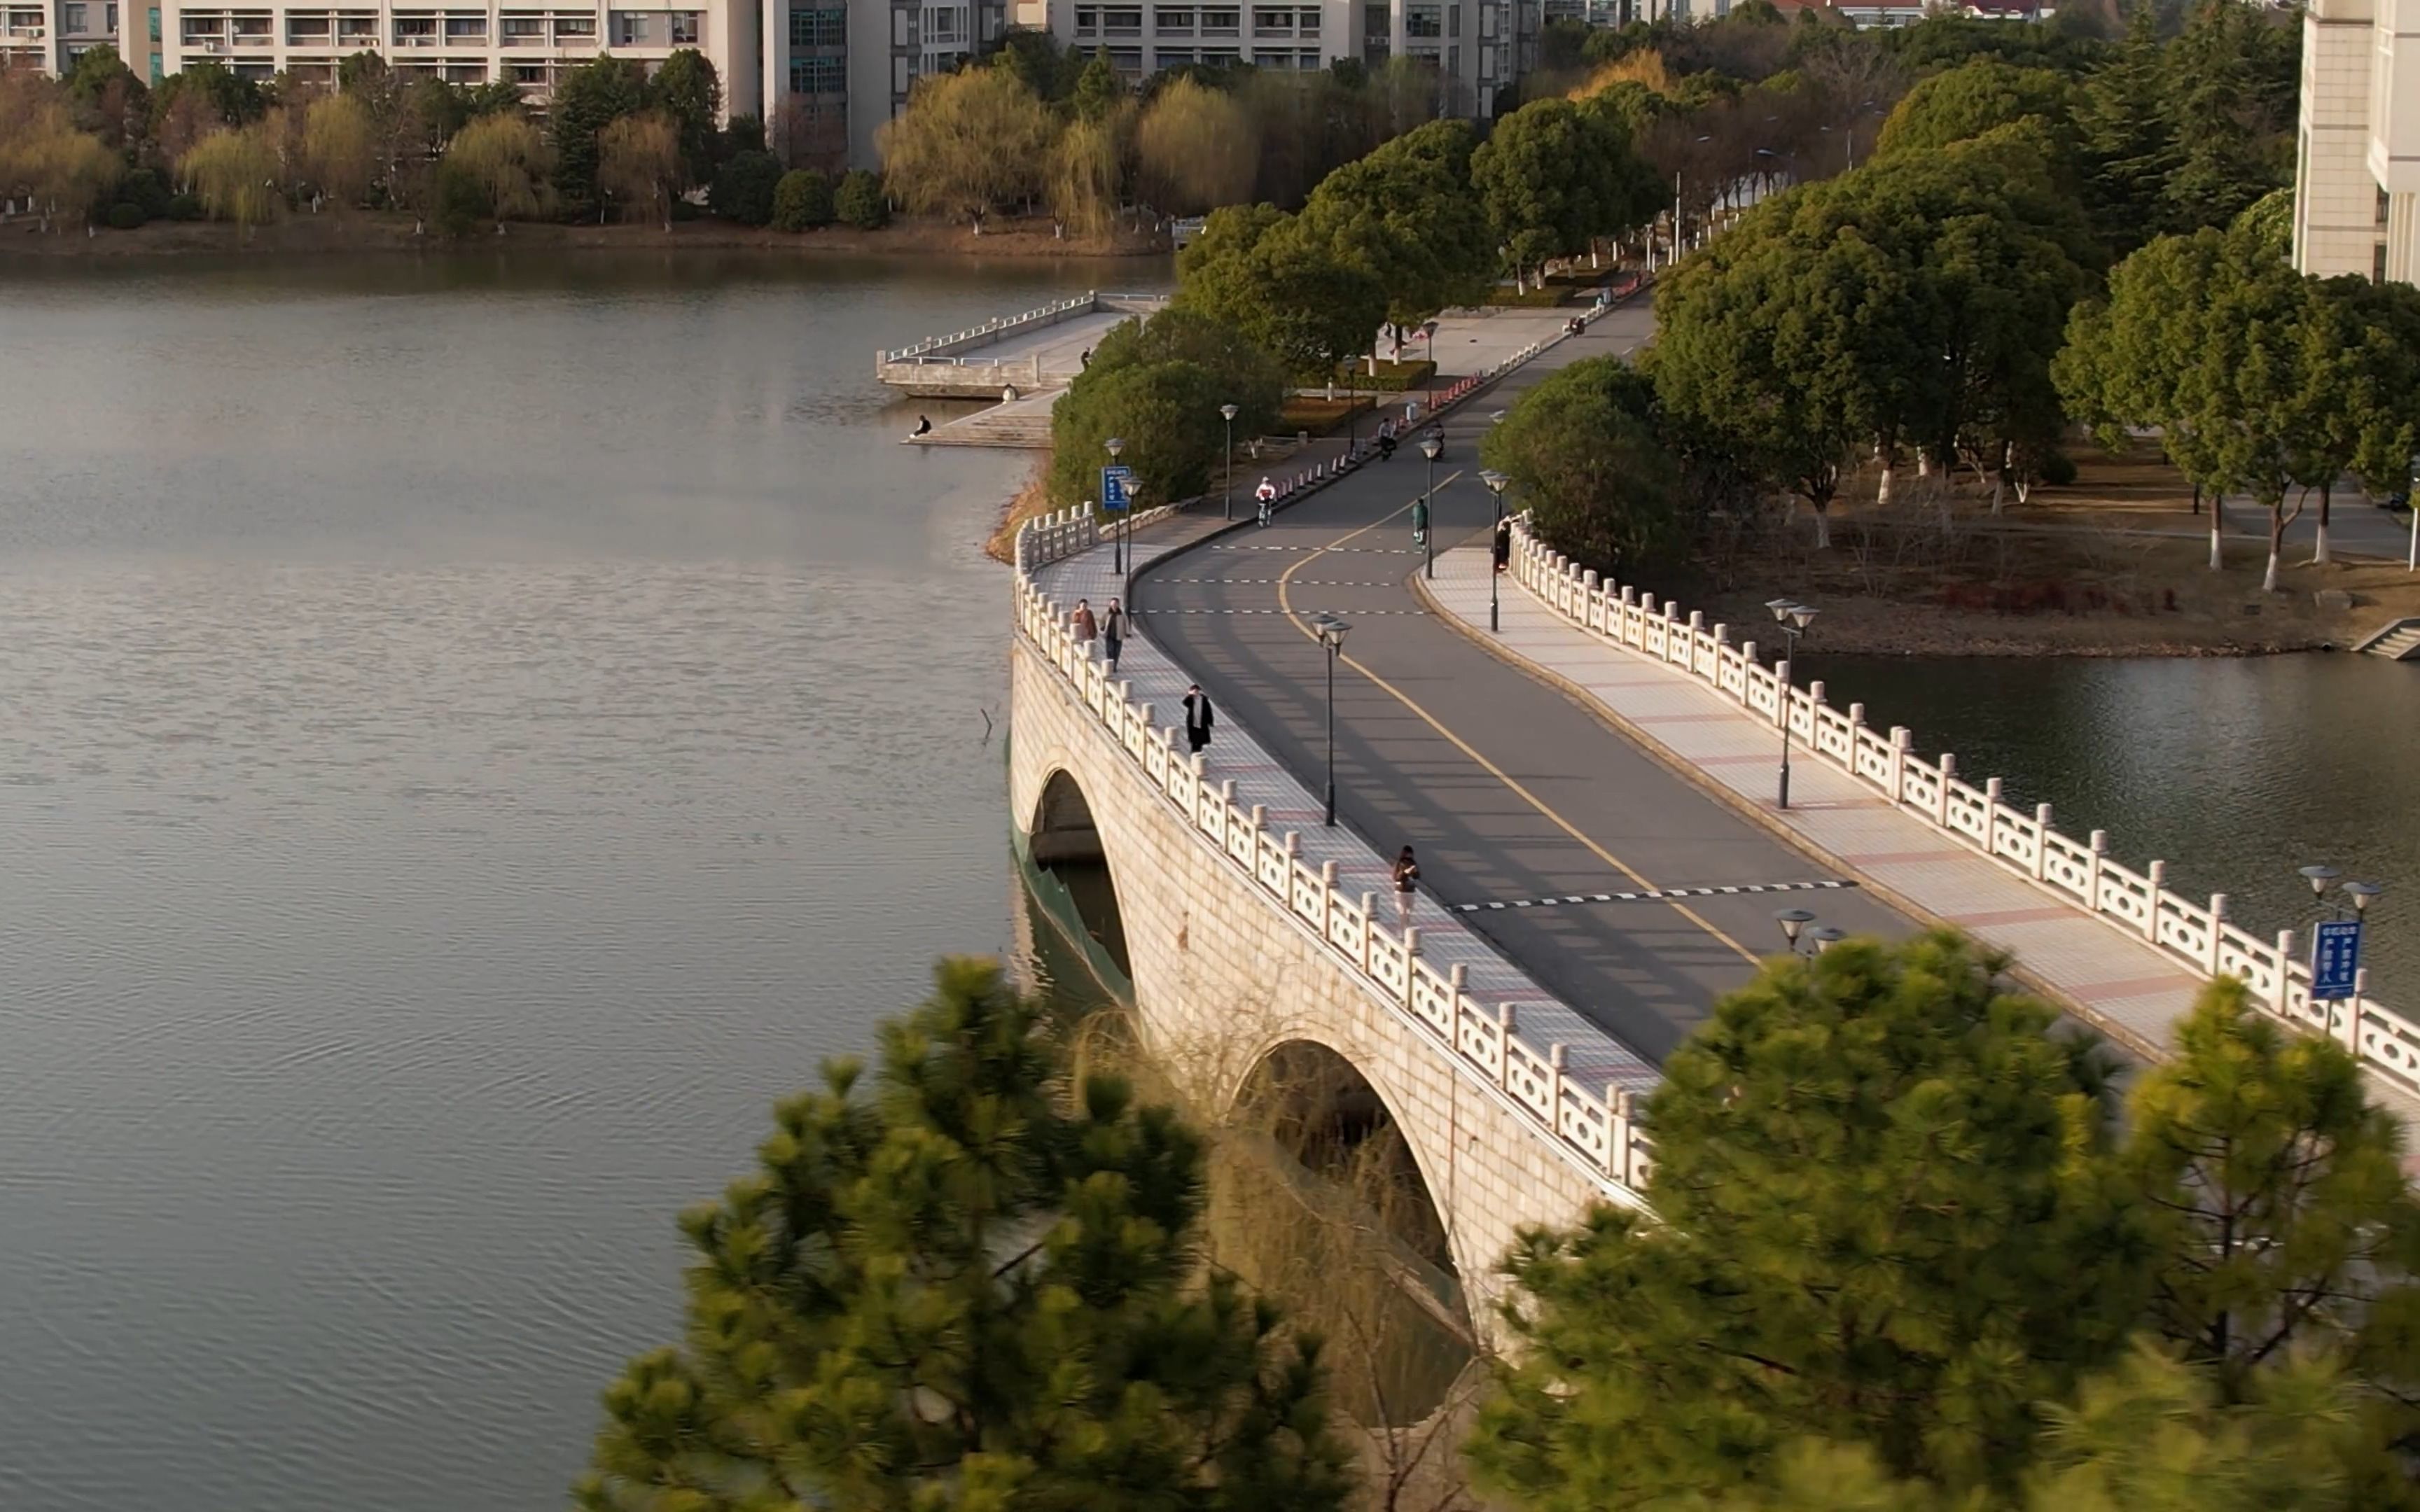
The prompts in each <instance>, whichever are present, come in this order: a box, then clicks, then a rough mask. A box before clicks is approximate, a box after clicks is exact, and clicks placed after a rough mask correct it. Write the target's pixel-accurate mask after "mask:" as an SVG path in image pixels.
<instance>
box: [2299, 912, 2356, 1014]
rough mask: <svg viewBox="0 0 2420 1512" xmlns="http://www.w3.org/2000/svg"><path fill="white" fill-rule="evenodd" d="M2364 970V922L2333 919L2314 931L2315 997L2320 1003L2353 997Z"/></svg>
mask: <svg viewBox="0 0 2420 1512" xmlns="http://www.w3.org/2000/svg"><path fill="white" fill-rule="evenodd" d="M2360 970H2361V920H2359V919H2357V918H2334V919H2329V920H2327V921H2325V922H2323V923H2321V924H2319V926H2318V927H2316V928H2315V929H2313V930H2312V931H2311V995H2312V996H2313V997H2314V998H2317V999H2318V1000H2319V1001H2320V1002H2323V1003H2324V1002H2334V1001H2335V1000H2336V999H2338V998H2343V997H2350V996H2351V995H2352V993H2353V978H2354V975H2355V974H2356V973H2358V972H2359V971H2360Z"/></svg>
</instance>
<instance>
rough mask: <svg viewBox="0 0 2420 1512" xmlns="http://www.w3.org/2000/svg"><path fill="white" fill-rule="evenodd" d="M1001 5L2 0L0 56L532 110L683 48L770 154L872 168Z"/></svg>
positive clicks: (1001, 20) (978, 46)
mask: <svg viewBox="0 0 2420 1512" xmlns="http://www.w3.org/2000/svg"><path fill="white" fill-rule="evenodd" d="M1005 15H1006V6H1005V0H942V3H938V4H937V3H929V0H419V3H411V0H380V3H359V0H356V3H353V4H346V3H343V0H296V3H262V0H252V3H245V0H182V3H180V0H165V3H163V4H162V5H158V6H145V5H140V4H136V5H122V4H120V3H118V0H0V67H9V66H14V67H31V68H36V69H42V70H44V71H46V72H65V71H66V70H67V69H70V68H72V67H73V66H74V63H75V59H76V56H77V54H81V53H82V52H84V51H85V49H86V48H88V47H91V46H93V45H94V44H96V43H100V42H108V43H111V44H112V45H114V46H116V49H117V51H118V54H119V55H120V56H121V57H123V58H124V59H125V60H126V62H127V65H128V67H130V68H132V69H134V71H135V72H136V73H137V74H140V75H142V76H144V77H146V78H147V79H149V80H151V81H152V82H154V83H156V82H158V81H159V80H161V79H163V78H165V77H167V76H168V75H169V74H172V73H176V72H178V71H179V70H181V69H184V68H186V67H187V66H189V65H190V64H193V63H195V62H198V61H202V60H206V59H207V60H209V61H211V62H215V63H223V64H225V65H226V66H227V67H228V68H230V69H234V70H235V71H236V72H237V73H239V74H241V75H243V76H245V77H247V78H254V79H264V80H265V79H268V78H271V77H272V76H273V75H276V74H278V73H291V74H293V75H294V76H296V77H298V78H303V79H313V80H320V81H326V82H331V83H333V82H334V78H335V72H336V65H337V64H338V63H339V62H341V61H342V60H343V59H344V58H346V57H347V56H349V55H350V54H354V53H362V52H370V53H377V54H381V55H382V56H384V57H385V58H386V59H387V60H388V62H390V63H391V64H393V65H394V66H395V67H396V69H400V70H402V71H404V72H407V73H415V74H428V75H432V76H434V77H437V78H442V79H444V80H446V81H447V82H449V83H453V84H487V83H489V82H491V81H495V80H507V81H510V82H511V83H513V84H515V85H519V86H520V90H521V93H522V95H523V96H524V97H525V98H526V99H527V100H529V101H530V103H531V105H532V106H533V107H535V108H538V109H541V110H542V109H543V108H544V107H545V105H546V101H547V99H548V96H549V93H550V91H551V88H552V86H553V83H554V80H555V78H556V77H557V76H558V75H559V74H560V73H561V72H562V71H563V70H565V69H569V68H574V67H577V66H578V65H580V64H582V63H585V62H587V61H588V60H589V59H591V58H593V57H596V56H597V55H599V54H612V55H613V56H616V57H627V58H630V59H633V60H635V61H637V62H638V63H640V64H642V65H643V66H645V67H648V68H650V69H652V68H654V67H656V66H658V65H660V64H661V63H662V62H663V60H664V59H665V58H667V57H670V56H671V55H672V54H673V53H674V51H675V49H678V48H684V47H694V48H696V49H698V50H699V51H700V52H702V53H704V54H706V57H707V58H708V59H710V60H711V61H712V62H713V64H714V67H715V70H716V72H718V73H719V74H720V75H721V78H722V90H723V108H724V110H725V112H726V113H727V114H729V115H733V116H763V117H764V118H765V121H766V128H767V137H768V142H769V144H770V145H771V146H772V147H773V148H774V150H775V151H777V152H780V153H781V154H782V155H783V157H785V158H787V159H788V160H790V161H791V162H800V163H804V164H808V165H812V166H820V167H827V168H835V169H836V168H841V167H873V166H876V156H875V150H874V133H875V131H876V129H877V128H879V127H880V126H881V124H882V123H883V122H884V121H886V120H889V119H890V118H891V116H892V115H893V114H894V113H896V112H897V110H898V109H899V107H900V106H901V105H903V104H904V103H906V101H907V89H908V85H910V84H911V83H913V81H914V80H915V79H916V77H917V76H918V75H919V74H923V73H929V72H934V71H937V70H939V69H946V68H948V67H950V66H952V65H954V63H956V62H957V60H958V59H960V58H962V57H964V56H966V55H968V54H971V53H975V52H979V51H981V50H982V49H983V48H985V46H988V45H989V44H991V43H993V42H996V41H998V40H999V39H1000V37H1001V34H1002V32H1003V31H1004V30H1005V26H1006V22H1005Z"/></svg>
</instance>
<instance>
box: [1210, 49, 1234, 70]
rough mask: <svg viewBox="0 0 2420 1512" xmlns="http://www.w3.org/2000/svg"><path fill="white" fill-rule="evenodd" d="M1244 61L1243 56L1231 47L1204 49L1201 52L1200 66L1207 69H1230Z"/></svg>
mask: <svg viewBox="0 0 2420 1512" xmlns="http://www.w3.org/2000/svg"><path fill="white" fill-rule="evenodd" d="M1243 61H1244V54H1241V53H1238V52H1236V51H1235V50H1234V49H1233V48H1232V47H1205V48H1203V49H1202V67H1203V68H1209V69H1232V68H1233V67H1234V66H1235V65H1236V64H1238V63H1241V62H1243Z"/></svg>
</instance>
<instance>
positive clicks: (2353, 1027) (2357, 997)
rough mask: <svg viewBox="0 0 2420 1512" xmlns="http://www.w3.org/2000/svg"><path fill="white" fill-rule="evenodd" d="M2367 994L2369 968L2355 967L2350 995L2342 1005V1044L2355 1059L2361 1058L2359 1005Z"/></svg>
mask: <svg viewBox="0 0 2420 1512" xmlns="http://www.w3.org/2000/svg"><path fill="white" fill-rule="evenodd" d="M2368 995H2369V968H2368V967H2367V966H2361V967H2357V968H2355V970H2354V971H2353V974H2352V996H2351V997H2350V998H2349V999H2347V1000H2346V1002H2345V1006H2344V1045H2345V1048H2346V1049H2348V1050H2350V1051H2351V1052H2352V1053H2353V1058H2354V1059H2356V1060H2358V1059H2360V1058H2361V1005H2362V1000H2363V999H2364V998H2366V997H2367V996H2368Z"/></svg>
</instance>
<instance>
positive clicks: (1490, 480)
mask: <svg viewBox="0 0 2420 1512" xmlns="http://www.w3.org/2000/svg"><path fill="white" fill-rule="evenodd" d="M1502 413H1503V411H1502V410H1500V409H1499V410H1497V414H1498V415H1501V414H1502ZM1479 481H1480V482H1481V483H1483V484H1485V485H1487V491H1488V492H1489V493H1491V494H1494V495H1495V496H1496V523H1495V524H1493V525H1491V526H1489V527H1488V528H1487V632H1488V634H1490V635H1493V634H1495V633H1496V632H1497V630H1499V629H1501V628H1502V626H1501V625H1499V624H1498V623H1497V620H1498V618H1499V616H1498V614H1497V608H1496V579H1498V578H1500V577H1502V576H1503V573H1502V572H1501V571H1499V570H1498V569H1497V565H1496V541H1497V537H1498V536H1499V535H1501V534H1502V533H1503V532H1504V486H1505V485H1506V484H1508V483H1511V482H1512V479H1511V478H1508V477H1506V476H1505V475H1504V474H1503V473H1501V472H1498V471H1496V470H1495V469H1494V468H1487V469H1484V470H1482V471H1481V472H1480V474H1479Z"/></svg>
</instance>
